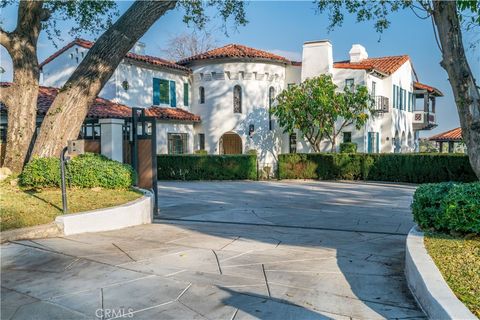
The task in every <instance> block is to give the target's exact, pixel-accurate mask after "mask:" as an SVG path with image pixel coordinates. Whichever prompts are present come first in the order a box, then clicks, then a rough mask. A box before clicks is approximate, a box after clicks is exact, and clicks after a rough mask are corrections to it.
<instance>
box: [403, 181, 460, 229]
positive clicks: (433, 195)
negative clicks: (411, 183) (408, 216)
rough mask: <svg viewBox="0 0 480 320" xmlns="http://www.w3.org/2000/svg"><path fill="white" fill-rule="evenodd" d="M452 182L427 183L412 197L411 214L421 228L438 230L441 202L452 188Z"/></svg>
mask: <svg viewBox="0 0 480 320" xmlns="http://www.w3.org/2000/svg"><path fill="white" fill-rule="evenodd" d="M453 185H454V184H453V183H452V182H444V183H427V184H423V185H421V186H419V187H418V188H417V189H416V190H415V193H414V195H413V202H412V206H411V207H412V213H413V219H414V220H415V222H416V223H417V224H418V225H419V226H420V227H422V228H427V229H428V228H437V229H438V228H440V227H441V226H440V225H438V221H439V216H441V215H442V200H443V198H444V197H445V195H446V194H447V193H448V192H449V191H450V189H451V188H452V187H453Z"/></svg>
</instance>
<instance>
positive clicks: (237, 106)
mask: <svg viewBox="0 0 480 320" xmlns="http://www.w3.org/2000/svg"><path fill="white" fill-rule="evenodd" d="M233 112H234V113H242V87H240V86H239V85H236V86H235V87H233Z"/></svg>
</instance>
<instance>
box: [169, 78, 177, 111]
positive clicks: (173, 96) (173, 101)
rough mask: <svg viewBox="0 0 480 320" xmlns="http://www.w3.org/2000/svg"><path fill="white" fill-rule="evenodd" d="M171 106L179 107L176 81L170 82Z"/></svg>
mask: <svg viewBox="0 0 480 320" xmlns="http://www.w3.org/2000/svg"><path fill="white" fill-rule="evenodd" d="M170 106H171V107H176V106H177V89H176V87H175V81H170Z"/></svg>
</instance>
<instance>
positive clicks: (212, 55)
mask: <svg viewBox="0 0 480 320" xmlns="http://www.w3.org/2000/svg"><path fill="white" fill-rule="evenodd" d="M218 58H237V59H242V58H243V59H245V58H246V59H259V60H272V61H279V62H283V63H288V64H289V63H291V62H290V61H289V60H288V59H286V58H284V57H281V56H278V55H276V54H273V53H270V52H267V51H263V50H258V49H254V48H250V47H246V46H243V45H240V44H229V45H226V46H224V47H221V48H216V49H213V50H210V51H207V52H204V53H200V54H197V55H194V56H191V57H189V58H186V59H182V60H180V61H177V63H178V64H182V65H183V64H188V63H189V62H192V61H196V60H210V59H218Z"/></svg>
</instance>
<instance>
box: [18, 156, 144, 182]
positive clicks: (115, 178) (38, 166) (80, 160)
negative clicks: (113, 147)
mask: <svg viewBox="0 0 480 320" xmlns="http://www.w3.org/2000/svg"><path fill="white" fill-rule="evenodd" d="M66 169H67V170H66V177H67V182H68V183H69V185H70V186H72V187H79V188H93V187H102V188H107V189H117V188H129V187H130V186H132V184H133V183H134V182H135V174H134V171H133V170H132V168H131V167H130V166H129V165H127V164H123V163H120V162H118V161H114V160H110V159H108V158H107V157H105V156H102V155H99V154H94V153H86V154H83V155H80V156H78V157H74V158H73V159H71V160H70V161H69V162H68V163H67V166H66ZM19 182H20V185H22V186H24V187H30V188H45V187H59V186H60V160H59V159H58V158H35V159H33V160H32V161H30V162H29V163H28V164H27V165H26V166H25V168H24V170H23V172H22V173H21V175H20V177H19Z"/></svg>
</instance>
